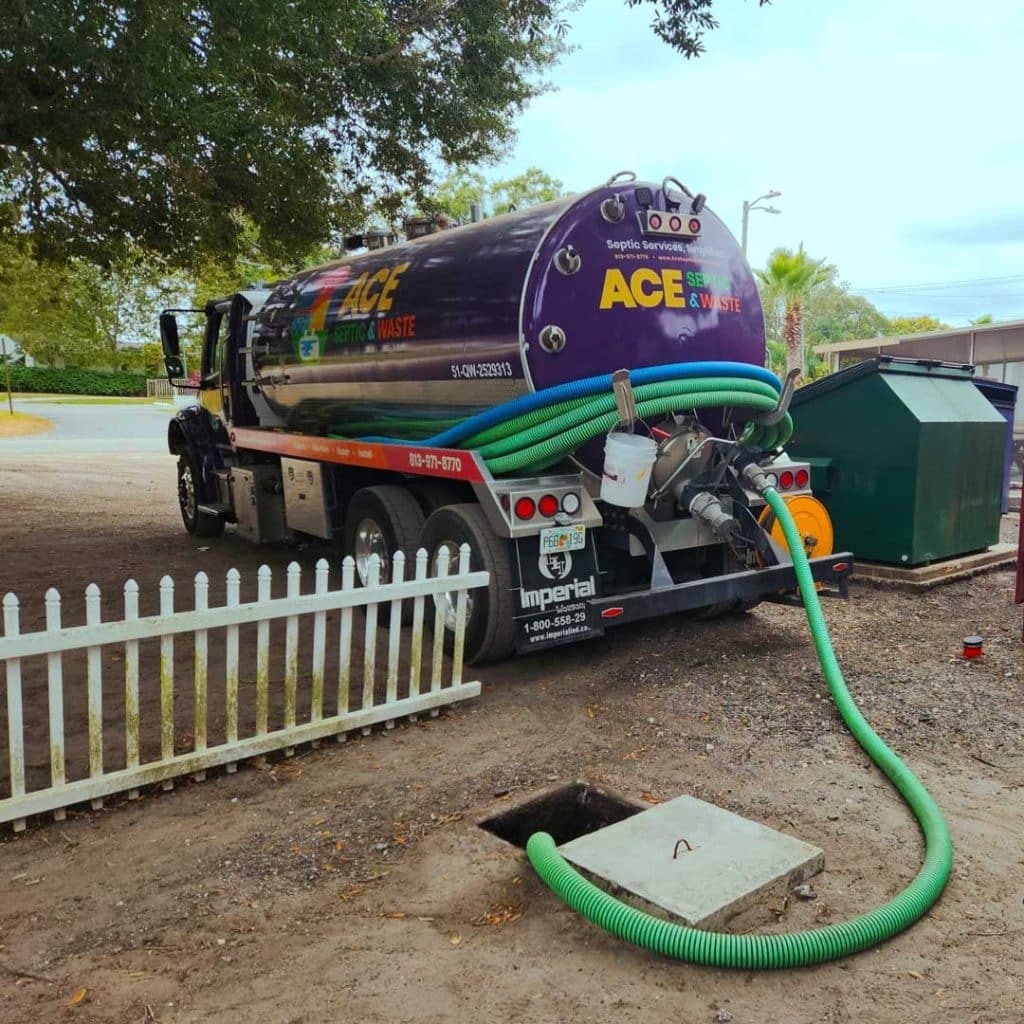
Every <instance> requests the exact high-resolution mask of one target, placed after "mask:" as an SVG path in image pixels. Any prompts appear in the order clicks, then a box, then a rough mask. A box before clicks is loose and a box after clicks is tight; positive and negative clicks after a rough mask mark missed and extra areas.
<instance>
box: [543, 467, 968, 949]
mask: <svg viewBox="0 0 1024 1024" xmlns="http://www.w3.org/2000/svg"><path fill="white" fill-rule="evenodd" d="M764 497H765V500H766V501H767V502H768V504H769V505H770V506H771V509H772V511H773V512H774V513H775V515H776V516H777V517H778V521H779V522H780V523H781V524H782V529H783V531H784V533H785V537H786V544H787V545H788V547H789V550H790V554H791V555H792V558H793V568H794V569H795V570H796V578H797V583H798V584H799V586H800V594H801V597H802V598H803V602H804V609H805V611H806V612H807V621H808V623H809V625H810V627H811V636H812V637H813V639H814V646H815V649H816V651H817V653H818V660H819V662H820V663H821V668H822V672H823V673H824V676H825V679H826V681H827V682H828V687H829V690H830V692H831V694H832V699H833V700H834V701H835V703H836V708H837V709H838V711H839V714H840V716H841V717H842V719H843V721H844V722H845V723H846V725H847V727H848V728H849V730H850V732H851V733H853V735H854V738H855V739H856V740H857V742H858V743H859V744H860V745H861V747H863V749H864V751H865V752H866V753H867V754H868V756H869V757H870V758H871V760H872V761H874V762H875V764H876V765H877V766H878V767H879V768H881V769H882V771H883V772H885V774H886V775H887V776H888V777H889V780H890V781H891V782H892V784H893V785H894V786H895V787H896V789H897V791H898V792H899V793H900V795H901V796H902V797H903V799H904V800H905V801H906V802H907V804H909V806H910V808H911V810H912V811H913V812H914V814H915V815H916V817H917V820H918V823H919V824H920V826H921V831H922V832H923V833H924V840H925V856H924V863H923V864H922V865H921V869H920V871H919V872H918V873H917V876H916V877H915V878H914V880H913V881H912V882H911V883H910V884H909V885H908V886H907V887H906V888H905V889H904V890H903V891H902V892H901V893H900V894H899V895H898V896H896V897H895V898H894V899H892V900H890V901H889V902H888V903H885V904H883V905H882V906H880V907H876V908H875V909H874V910H869V911H868V912H867V913H866V914H861V915H860V916H859V917H854V918H852V919H850V920H849V921H842V922H839V923H837V924H830V925H826V926H825V927H823V928H813V929H811V930H809V931H805V932H792V933H789V934H782V935H732V934H729V933H727V932H708V931H702V930H700V929H698V928H688V927H686V926H684V925H679V924H673V923H672V922H670V921H664V920H662V919H661V918H657V917H652V916H651V915H650V914H645V913H644V912H643V911H640V910H636V909H635V908H634V907H630V906H627V905H626V904H625V903H622V902H620V901H619V900H617V899H615V898H614V897H612V896H609V895H608V894H607V893H606V892H603V891H602V890H601V889H599V888H598V887H597V886H596V885H594V884H593V883H591V882H589V881H587V879H585V878H584V877H583V876H582V875H580V874H579V873H578V872H577V871H576V870H575V869H574V868H573V867H572V866H571V865H570V864H569V863H567V861H566V860H565V859H564V858H563V857H562V855H561V854H560V853H559V852H558V850H557V849H556V847H555V841H554V840H553V839H552V838H551V836H550V835H548V833H546V832H537V833H534V835H532V836H531V837H530V838H529V840H528V841H527V844H526V854H527V856H528V857H529V858H530V863H531V864H532V865H533V866H534V868H535V869H536V871H537V874H538V875H540V877H541V878H542V879H543V880H544V882H545V883H546V884H547V885H548V886H549V887H550V888H551V889H552V891H554V892H555V893H556V894H557V895H558V896H560V897H561V898H562V899H563V900H564V901H565V902H566V903H567V904H568V905H569V906H570V907H572V908H573V909H574V910H576V911H578V912H579V913H580V914H582V915H583V916H584V917H586V918H587V919H588V920H590V921H592V922H593V923H594V924H596V925H599V926H600V927H602V928H604V929H605V931H608V932H611V934H612V935H616V936H618V937H619V938H621V939H625V940H626V941H627V942H632V943H633V944H634V945H637V946H642V947H643V948H644V949H649V950H651V951H652V952H655V953H660V954H662V955H663V956H668V957H672V958H674V959H676V960H686V961H688V962H690V963H697V964H707V965H710V966H715V967H741V968H766V967H802V966H805V965H807V964H817V963H822V962H824V961H827V960H836V959H838V958H840V957H844V956H848V955H849V954H851V953H857V952H859V951H860V950H863V949H867V948H869V947H870V946H874V945H876V944H877V943H879V942H882V941H883V940H884V939H888V938H890V937H891V936H893V935H896V934H897V933H898V932H901V931H903V929H904V928H907V927H909V926H910V925H911V924H913V923H914V922H915V921H916V920H917V919H918V918H919V917H921V915H922V914H924V913H925V912H926V911H927V910H928V908H929V907H931V906H932V904H933V903H935V901H936V900H937V899H938V898H939V896H940V895H941V894H942V890H943V889H944V888H945V885H946V882H947V880H948V879H949V872H950V870H951V868H952V865H953V844H952V841H951V839H950V835H949V829H948V828H947V827H946V822H945V820H944V818H943V817H942V811H940V810H939V807H938V805H937V804H936V803H935V801H934V800H933V799H932V796H931V794H930V793H929V792H928V790H927V789H925V787H924V785H923V784H922V783H921V781H920V780H919V779H918V778H917V776H916V775H914V773H913V772H912V771H911V770H910V769H909V768H908V767H907V766H906V765H905V764H904V763H903V762H902V761H901V760H900V759H899V758H898V757H897V756H896V754H894V753H893V752H892V751H891V750H890V749H889V748H888V747H887V746H886V744H885V743H884V742H883V741H882V739H881V737H880V736H879V735H878V734H877V733H876V732H875V731H874V730H873V729H872V728H871V726H870V725H868V723H867V720H866V719H865V718H864V716H863V715H862V714H861V713H860V710H859V709H858V708H857V705H856V704H855V703H854V701H853V698H852V697H851V696H850V691H849V690H848V689H847V687H846V681H845V680H844V679H843V673H842V671H841V670H840V668H839V662H838V661H837V660H836V656H835V652H834V651H833V649H832V641H831V639H830V638H829V635H828V628H827V627H826V625H825V617H824V615H823V614H822V611H821V603H820V601H819V600H818V594H817V591H816V590H815V587H814V579H813V577H812V576H811V567H810V565H809V564H808V561H807V555H806V554H805V553H804V548H803V541H802V539H801V537H800V533H799V531H798V530H797V527H796V523H795V522H794V521H793V517H792V516H791V515H790V513H789V509H788V508H787V507H786V503H785V501H783V499H782V497H781V495H780V494H779V493H778V491H776V490H775V489H774V488H772V487H769V488H767V489H766V490H765V492H764Z"/></svg>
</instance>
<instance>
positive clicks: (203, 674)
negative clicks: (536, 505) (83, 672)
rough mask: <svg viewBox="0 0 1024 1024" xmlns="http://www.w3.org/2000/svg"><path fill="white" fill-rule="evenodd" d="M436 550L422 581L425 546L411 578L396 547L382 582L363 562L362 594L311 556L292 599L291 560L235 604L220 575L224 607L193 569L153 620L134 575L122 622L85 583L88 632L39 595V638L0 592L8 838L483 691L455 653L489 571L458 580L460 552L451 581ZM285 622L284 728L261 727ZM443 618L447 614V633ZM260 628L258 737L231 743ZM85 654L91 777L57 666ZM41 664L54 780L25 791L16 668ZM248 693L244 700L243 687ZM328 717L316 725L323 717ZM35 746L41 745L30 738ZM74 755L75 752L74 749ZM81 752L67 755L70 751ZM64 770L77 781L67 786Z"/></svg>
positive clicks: (462, 570) (350, 567)
mask: <svg viewBox="0 0 1024 1024" xmlns="http://www.w3.org/2000/svg"><path fill="white" fill-rule="evenodd" d="M451 554H452V553H450V552H447V551H446V552H445V557H444V558H442V559H439V562H438V566H437V570H436V572H437V575H436V577H435V578H431V577H430V575H429V573H430V571H431V570H430V567H429V559H428V557H427V553H426V552H425V551H419V552H418V553H417V557H416V568H415V574H414V576H415V578H412V579H411V578H409V577H410V576H412V575H413V574H412V573H410V572H409V569H410V568H411V566H408V565H406V562H405V558H404V556H403V555H402V554H401V553H398V552H396V553H395V554H394V556H393V561H392V563H391V564H392V569H391V579H390V580H388V581H386V582H383V583H382V582H381V575H382V573H381V563H380V559H379V558H377V557H374V558H372V559H371V561H370V566H369V569H370V571H369V579H368V580H367V585H366V587H365V588H358V589H357V587H356V573H355V564H354V562H353V560H352V559H351V558H346V559H345V560H344V562H343V565H342V578H341V588H340V589H339V590H335V591H332V590H330V588H329V578H330V568H329V566H328V564H327V562H326V561H324V560H323V559H321V560H320V561H319V562H318V563H317V566H316V573H315V582H314V588H313V590H314V592H313V593H310V594H306V595H303V594H302V593H301V570H300V569H299V566H298V565H297V564H296V563H292V565H291V566H289V570H288V585H287V594H286V596H285V597H283V598H280V599H277V600H274V599H272V598H271V589H272V588H271V583H272V576H271V572H270V569H269V568H268V567H267V566H262V567H261V568H260V571H259V575H258V594H257V600H256V601H254V602H249V603H246V604H242V603H241V576H240V574H239V573H238V572H237V571H236V570H234V569H232V570H230V571H229V572H228V574H227V578H226V584H227V585H226V597H225V601H224V604H223V605H222V606H220V607H216V608H210V606H209V580H208V578H207V576H206V574H205V573H203V572H199V573H197V574H196V576H195V581H194V603H193V608H192V609H189V610H183V611H180V612H175V610H174V604H175V599H174V581H173V580H172V579H171V577H170V576H164V577H163V578H162V579H161V581H160V602H159V603H160V613H159V614H158V615H151V616H148V617H146V618H143V617H141V616H140V614H139V604H140V602H139V588H138V584H137V583H136V582H135V581H134V580H128V581H127V582H126V583H125V586H124V610H123V615H124V618H123V620H121V621H109V620H108V621H106V622H104V621H102V610H101V597H102V595H101V593H100V590H99V588H98V587H97V586H95V584H92V585H90V586H89V587H88V588H87V589H86V593H85V601H86V609H85V613H86V624H85V625H84V626H73V627H69V628H67V629H65V628H62V627H61V597H60V594H59V593H58V591H57V590H55V589H52V588H51V589H50V590H49V591H47V593H46V628H45V629H44V630H42V631H40V632H36V633H29V634H22V633H21V632H20V619H19V616H20V606H19V602H18V599H17V596H16V595H14V594H8V595H6V597H4V599H3V630H4V632H3V636H2V637H0V661H3V662H4V665H5V676H6V682H7V685H6V691H7V720H8V756H9V760H10V776H11V786H10V796H9V797H4V796H2V795H0V822H7V821H13V822H14V827H15V829H16V830H20V829H22V828H24V826H25V818H26V817H27V816H28V815H29V814H39V813H43V812H51V811H52V812H53V813H54V815H55V816H56V817H58V818H61V817H63V815H64V809H65V808H66V807H68V806H70V805H71V804H74V803H77V802H80V801H93V806H101V805H102V801H103V799H104V797H106V796H110V795H112V794H115V793H124V792H129V794H130V795H131V796H135V795H137V793H138V791H139V789H140V787H141V786H143V785H156V784H160V783H163V784H164V786H165V787H169V786H171V785H173V780H174V779H175V778H177V777H181V776H183V775H189V774H191V775H192V776H193V777H194V778H196V779H197V780H201V779H202V778H204V777H205V773H206V771H207V770H208V769H209V768H211V767H214V766H219V765H224V766H226V767H227V768H228V770H229V771H230V770H231V769H232V767H233V766H234V765H236V764H237V763H238V762H239V761H240V760H243V759H244V758H247V757H254V756H258V755H260V754H265V753H269V752H271V751H281V750H284V751H285V752H290V751H292V750H294V747H295V744H297V743H313V744H316V743H318V742H320V740H322V739H324V738H326V737H329V736H335V737H337V738H338V740H339V741H340V740H343V739H344V737H345V734H346V733H347V732H349V731H351V730H353V729H362V730H363V731H364V733H368V732H369V731H370V730H371V728H372V727H373V726H374V725H379V724H382V723H383V724H384V725H385V726H386V727H393V725H394V722H395V721H397V720H399V719H400V718H404V717H409V718H414V717H415V716H416V715H417V714H424V713H426V712H430V713H431V714H433V713H435V712H436V710H437V709H438V708H440V707H442V706H444V705H447V704H452V703H455V702H456V701H460V700H464V699H466V698H468V697H475V696H478V695H479V692H480V684H479V683H475V682H474V683H462V682H461V677H462V654H463V647H464V634H465V620H466V615H467V611H468V602H467V600H466V594H465V591H466V590H467V589H469V588H473V587H479V586H485V585H486V583H487V579H488V577H487V574H486V573H481V572H478V573H472V572H469V571H468V567H469V561H468V559H469V554H468V549H463V550H461V551H460V558H459V562H458V564H459V575H458V576H454V575H452V573H453V569H454V565H455V560H454V558H452V557H450V556H451ZM428 599H430V600H435V604H436V607H435V612H434V621H435V625H436V626H437V627H438V628H437V629H436V631H435V634H436V635H435V638H434V652H433V654H434V664H433V671H432V676H431V685H430V690H429V692H423V691H424V689H425V687H424V684H423V682H422V675H421V673H422V668H423V666H422V661H423V656H424V652H423V645H424V639H423V626H424V625H425V616H426V609H427V607H428V606H427V601H428ZM406 600H412V601H413V602H414V603H413V633H414V635H413V637H412V638H411V650H412V655H411V659H410V666H409V692H408V695H407V696H405V697H403V698H399V696H398V690H399V674H400V669H401V639H402V607H403V602H404V601H406ZM385 605H386V606H388V607H389V608H390V611H391V618H390V621H389V626H388V636H387V671H386V673H384V674H382V679H381V682H382V684H383V692H382V698H381V700H380V701H378V699H377V693H376V689H375V686H376V683H377V669H378V667H379V666H378V658H377V643H378V641H379V640H381V639H383V638H382V637H379V636H378V633H379V632H380V629H379V626H380V618H379V617H380V612H379V609H380V607H381V606H385ZM357 606H361V607H363V608H365V612H366V618H365V634H364V638H363V639H364V652H363V655H364V656H363V666H362V667H363V675H362V687H363V692H362V696H361V698H359V699H358V705H359V706H358V707H357V709H356V710H350V703H351V699H352V694H351V685H352V672H353V668H352V647H353V610H354V608H356V607H357ZM335 610H337V611H339V612H340V622H339V631H338V647H339V650H338V703H337V708H336V709H333V710H334V712H335V713H333V714H330V713H327V712H325V708H324V700H325V696H324V692H323V689H324V681H325V680H324V673H325V667H326V664H327V646H328V639H327V618H328V615H329V614H330V613H332V612H333V611H335ZM452 611H454V624H455V626H456V651H455V654H456V657H455V659H454V668H453V679H454V680H455V684H454V685H452V686H443V685H442V670H443V668H444V664H443V662H444V625H445V617H446V613H447V614H448V615H450V614H451V613H452ZM302 615H311V616H312V618H313V628H312V634H311V646H312V671H311V673H310V675H309V683H308V685H309V686H310V700H311V704H310V714H309V720H308V721H303V722H302V723H301V724H298V723H297V722H296V702H297V699H298V692H297V688H298V683H299V679H298V667H299V657H300V651H299V636H300V629H299V618H300V617H301V616H302ZM279 619H284V620H285V623H284V625H285V648H286V651H285V653H286V658H287V663H286V666H285V693H284V714H283V716H282V717H283V719H284V722H283V724H282V725H281V726H280V727H278V728H275V729H273V730H272V731H271V730H270V729H269V723H268V716H269V680H270V669H269V653H270V623H271V622H272V621H274V620H279ZM451 622H452V620H451V619H449V624H451ZM247 623H256V625H257V652H256V655H257V657H256V677H257V678H256V693H255V703H256V713H255V722H256V729H255V734H254V735H248V736H242V737H240V736H239V728H240V724H239V719H240V717H241V715H240V711H241V709H240V699H241V694H240V693H239V687H240V684H241V679H240V672H241V666H240V661H239V657H240V639H241V632H240V626H241V625H242V624H247ZM221 628H223V629H224V630H225V634H224V635H225V659H224V671H225V690H224V693H225V727H224V733H223V737H221V736H220V734H219V732H218V734H217V735H218V740H217V741H216V742H215V743H214V745H213V746H212V747H210V746H209V742H208V729H209V721H208V720H209V706H208V687H209V681H210V680H209V635H210V630H212V629H221ZM187 632H191V633H193V634H194V680H193V715H194V724H193V735H192V749H191V750H188V751H184V752H182V753H180V754H176V753H175V750H174V747H175V721H174V696H175V695H174V637H175V635H177V634H178V633H187ZM150 638H154V639H156V638H159V641H160V756H159V757H158V758H157V759H156V760H151V761H147V762H144V763H142V762H141V749H140V748H141V738H142V737H141V727H140V726H141V721H140V716H141V701H140V693H139V688H140V676H139V673H140V667H141V666H140V653H141V650H142V648H141V645H142V644H143V643H145V642H147V641H148V640H149V639H150ZM114 644H117V645H123V651H124V665H125V668H124V729H125V733H124V743H125V767H124V768H118V769H114V770H110V769H107V770H104V763H103V762H104V756H103V755H104V750H103V746H104V743H103V740H104V736H103V692H102V688H103V673H102V669H103V665H102V656H103V648H104V646H109V645H114ZM75 651H84V652H85V655H84V656H85V660H86V668H87V697H88V758H89V772H88V776H86V777H83V776H82V775H81V773H79V772H78V771H77V769H76V767H75V765H74V762H67V757H66V752H65V743H66V738H65V735H64V732H65V722H64V693H63V690H64V677H63V667H64V666H63V660H62V659H63V657H64V653H65V652H69V653H71V652H75ZM32 656H36V657H45V659H46V665H47V696H48V712H49V722H48V727H47V728H48V736H49V739H50V743H49V748H50V784H49V785H48V786H44V787H43V788H41V789H36V790H29V791H26V780H25V756H26V755H25V750H26V744H27V740H26V737H25V734H24V733H25V725H24V709H23V699H24V694H23V682H22V669H21V666H22V662H23V660H24V658H26V657H32ZM247 692H248V691H247ZM325 714H326V717H325ZM40 738H41V737H40ZM72 750H73V752H74V751H75V750H76V748H75V747H72ZM73 756H75V757H77V756H78V755H77V754H73ZM68 774H70V775H71V778H72V780H73V781H71V782H68V781H67V775H68Z"/></svg>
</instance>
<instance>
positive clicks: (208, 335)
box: [199, 299, 231, 419]
mask: <svg viewBox="0 0 1024 1024" xmlns="http://www.w3.org/2000/svg"><path fill="white" fill-rule="evenodd" d="M230 308H231V300H230V299H215V300H212V301H210V302H208V303H207V304H206V331H205V333H204V335H203V361H202V367H201V370H200V384H199V387H200V390H199V404H200V405H201V406H202V407H203V408H204V409H205V410H206V411H207V412H208V413H210V414H211V415H213V416H217V417H218V418H220V419H224V418H225V415H226V409H225V407H224V398H223V394H224V391H223V387H222V381H223V378H224V357H225V341H226V335H227V324H226V319H227V314H228V311H229V310H230Z"/></svg>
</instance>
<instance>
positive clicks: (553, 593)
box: [519, 576, 597, 612]
mask: <svg viewBox="0 0 1024 1024" xmlns="http://www.w3.org/2000/svg"><path fill="white" fill-rule="evenodd" d="M596 594H597V581H596V580H595V579H594V577H593V576H591V577H590V578H589V579H586V580H572V581H571V582H570V583H563V584H561V585H560V586H557V587H541V588H540V589H538V590H520V591H519V601H520V603H521V604H522V606H523V608H524V609H527V608H536V609H537V611H539V612H542V611H546V610H547V607H548V605H552V604H565V603H566V601H580V600H582V599H583V598H585V597H594V596H595V595H596Z"/></svg>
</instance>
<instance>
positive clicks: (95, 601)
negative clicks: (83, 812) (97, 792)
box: [85, 583, 103, 811]
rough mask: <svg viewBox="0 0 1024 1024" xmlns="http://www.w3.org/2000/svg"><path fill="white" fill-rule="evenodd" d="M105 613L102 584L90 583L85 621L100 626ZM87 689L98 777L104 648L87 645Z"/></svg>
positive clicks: (92, 773)
mask: <svg viewBox="0 0 1024 1024" xmlns="http://www.w3.org/2000/svg"><path fill="white" fill-rule="evenodd" d="M101 617H102V610H101V608H100V588H99V587H98V586H96V584H95V583H90V584H89V586H87V587H86V588H85V624H86V625H87V626H98V625H99V624H100V621H101ZM86 672H87V680H86V689H87V693H88V705H89V712H88V714H89V777H90V778H91V779H97V778H99V777H100V776H101V775H102V774H103V650H102V648H100V647H88V648H86ZM102 806H103V799H102V798H97V799H95V800H93V801H92V809H93V810H94V811H98V810H99V809H100V808H101V807H102Z"/></svg>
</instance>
